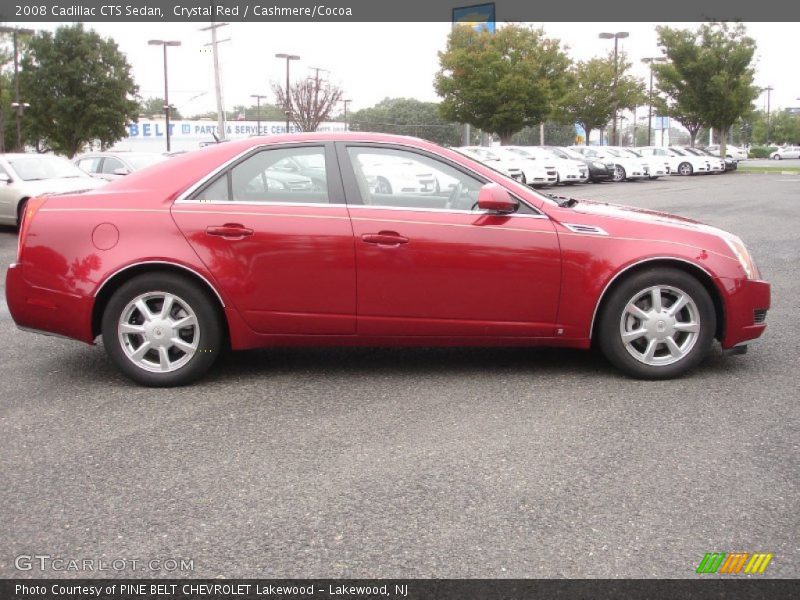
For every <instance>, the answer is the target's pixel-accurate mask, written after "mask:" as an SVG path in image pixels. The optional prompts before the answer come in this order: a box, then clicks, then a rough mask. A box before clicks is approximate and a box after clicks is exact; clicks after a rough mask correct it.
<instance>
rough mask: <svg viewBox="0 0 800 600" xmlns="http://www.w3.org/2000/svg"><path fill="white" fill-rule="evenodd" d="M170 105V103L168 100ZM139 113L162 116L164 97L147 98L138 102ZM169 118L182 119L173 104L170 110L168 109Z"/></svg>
mask: <svg viewBox="0 0 800 600" xmlns="http://www.w3.org/2000/svg"><path fill="white" fill-rule="evenodd" d="M170 104H171V105H172V103H171V102H170ZM139 114H140V115H144V116H145V117H149V118H153V117H163V116H164V99H163V98H147V99H146V100H142V101H141V102H140V103H139ZM169 118H170V119H176V120H179V119H183V116H182V115H181V111H179V110H178V109H177V108H176V107H175V105H172V110H170V111H169Z"/></svg>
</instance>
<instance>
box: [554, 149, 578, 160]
mask: <svg viewBox="0 0 800 600" xmlns="http://www.w3.org/2000/svg"><path fill="white" fill-rule="evenodd" d="M546 149H547V151H548V152H550V154H554V155H556V156H557V157H558V158H566V159H567V160H571V159H573V158H575V157H574V156H570V155H569V154H567V153H566V152H565V151H564V150H562V149H561V148H553V147H552V146H547V147H546ZM581 159H582V157H581Z"/></svg>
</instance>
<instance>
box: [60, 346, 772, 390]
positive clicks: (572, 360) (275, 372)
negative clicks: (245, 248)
mask: <svg viewBox="0 0 800 600" xmlns="http://www.w3.org/2000/svg"><path fill="white" fill-rule="evenodd" d="M51 357H52V360H53V361H54V364H57V365H58V370H57V371H58V373H59V376H60V378H61V381H62V383H63V384H64V385H77V386H86V385H87V384H88V385H90V386H92V387H94V386H101V387H102V386H111V387H127V386H136V384H134V383H133V382H131V381H130V380H128V379H127V378H126V377H124V376H123V375H122V374H121V373H120V372H119V371H118V370H117V369H116V367H115V366H114V365H113V364H112V362H111V360H110V359H109V358H108V357H107V356H106V355H105V352H104V351H103V348H102V344H101V343H98V345H97V346H95V347H93V348H85V349H83V350H82V351H79V352H70V353H68V354H61V353H58V352H54V353H53V354H52V355H51ZM751 362H753V364H750V363H751ZM756 362H757V361H749V360H748V358H747V357H726V356H724V355H723V353H722V351H721V350H720V349H719V347H718V346H715V347H713V348H712V350H711V352H710V353H709V356H708V357H707V358H706V359H705V360H704V361H703V363H702V364H700V365H699V366H698V367H697V368H695V369H694V370H692V371H691V372H690V373H688V374H687V375H686V376H685V377H684V378H683V379H686V378H689V379H691V378H702V379H719V378H723V379H730V378H731V377H736V376H746V375H745V373H743V371H749V370H751V369H753V370H757V369H758V368H759V367H758V365H757V364H755V363H756ZM87 365H88V370H87ZM476 373H485V374H486V375H487V376H489V377H493V376H507V375H512V376H519V375H524V376H530V377H533V378H536V379H542V378H548V379H549V378H552V379H555V380H558V381H560V382H564V381H565V378H568V377H575V378H576V379H578V380H584V381H585V380H586V379H587V378H591V379H596V380H614V379H618V380H619V381H620V382H624V381H628V382H632V381H635V380H634V379H631V378H629V377H626V376H625V375H624V374H622V373H621V372H619V371H618V370H617V369H615V368H614V367H613V366H612V365H610V364H609V363H608V362H607V361H606V360H605V359H604V358H603V357H602V356H601V355H600V353H599V352H597V351H586V350H573V349H565V348H503V347H498V348H361V347H351V348H341V347H339V348H270V349H261V350H246V351H237V352H230V351H229V352H225V353H223V354H222V355H221V356H220V358H219V360H218V361H217V363H216V364H215V365H214V366H213V367H212V369H211V371H210V372H209V373H208V374H206V375H205V376H204V377H202V378H201V379H200V380H199V381H198V382H197V383H196V384H194V385H212V386H214V387H215V388H219V387H220V386H226V385H229V384H231V385H238V384H242V383H246V382H255V381H260V382H262V383H263V384H265V385H268V384H269V381H270V379H273V378H278V377H295V376H296V377H298V378H303V379H308V378H320V377H332V378H336V379H339V378H341V377H345V378H350V377H352V378H354V379H358V378H363V377H371V376H374V377H386V376H392V377H399V378H409V379H415V380H418V379H419V378H421V377H439V376H448V377H454V376H455V377H457V376H464V377H466V376H474V375H475V374H476ZM87 379H88V380H87ZM642 383H646V382H645V381H642ZM189 387H192V386H191V385H190V386H189Z"/></svg>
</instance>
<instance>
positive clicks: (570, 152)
mask: <svg viewBox="0 0 800 600" xmlns="http://www.w3.org/2000/svg"><path fill="white" fill-rule="evenodd" d="M558 150H560V151H561V152H562V153H563V154H564V155H565V156H568V157H570V158H575V159H577V160H585V159H586V157H585V156H584V155H583V154H581V153H580V152H576V151H575V150H570V149H569V148H558ZM553 151H554V152H555V150H553Z"/></svg>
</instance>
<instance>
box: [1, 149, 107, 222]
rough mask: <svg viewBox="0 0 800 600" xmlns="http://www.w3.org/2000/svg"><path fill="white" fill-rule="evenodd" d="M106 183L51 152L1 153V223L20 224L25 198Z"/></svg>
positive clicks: (72, 190)
mask: <svg viewBox="0 0 800 600" xmlns="http://www.w3.org/2000/svg"><path fill="white" fill-rule="evenodd" d="M105 183H106V182H105V181H103V180H102V179H95V178H94V177H92V176H91V175H89V174H88V173H85V172H83V171H81V170H80V169H79V168H78V167H76V166H75V165H73V164H72V163H71V162H69V161H68V160H67V159H66V158H61V157H59V156H53V155H52V154H2V155H0V223H2V224H5V225H19V222H20V217H21V216H22V213H23V212H24V210H25V204H26V202H27V201H28V200H29V199H31V198H33V197H34V196H41V195H42V194H53V193H62V192H79V191H82V190H92V189H94V188H98V187H100V186H101V185H105Z"/></svg>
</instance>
